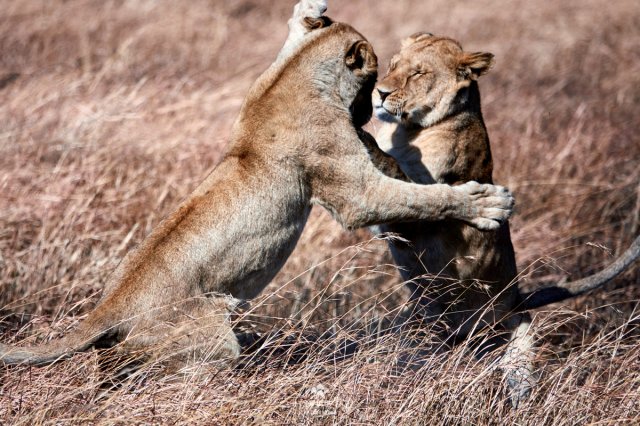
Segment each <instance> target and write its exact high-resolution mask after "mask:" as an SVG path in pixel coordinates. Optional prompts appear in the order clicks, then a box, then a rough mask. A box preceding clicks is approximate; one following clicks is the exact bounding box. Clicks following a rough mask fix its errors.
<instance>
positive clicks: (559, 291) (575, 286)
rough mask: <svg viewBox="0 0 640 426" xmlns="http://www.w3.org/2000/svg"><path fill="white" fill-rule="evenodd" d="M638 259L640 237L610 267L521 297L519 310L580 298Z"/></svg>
mask: <svg viewBox="0 0 640 426" xmlns="http://www.w3.org/2000/svg"><path fill="white" fill-rule="evenodd" d="M638 257H640V236H638V237H636V239H635V240H634V241H633V243H632V244H631V246H630V247H629V248H628V249H627V250H626V251H625V252H624V253H623V254H622V256H620V257H618V258H617V259H616V260H615V261H614V262H613V263H612V264H611V265H609V266H607V267H606V268H605V269H603V270H602V271H600V272H598V273H595V274H593V275H590V276H588V277H585V278H582V279H580V280H578V281H570V282H566V283H560V284H558V285H556V286H551V287H544V288H541V289H537V290H533V291H531V292H529V293H524V294H523V295H522V303H521V305H520V310H523V311H526V310H529V309H535V308H540V307H543V306H546V305H549V304H551V303H556V302H561V301H563V300H566V299H569V298H572V297H576V296H580V295H581V294H585V293H587V292H589V291H591V290H594V289H596V288H598V287H601V286H603V285H604V284H606V283H608V282H609V281H611V280H612V279H614V278H615V277H616V276H618V274H620V273H621V272H622V271H624V270H625V269H627V268H628V267H629V265H631V264H632V263H633V262H635V261H636V260H637V259H638Z"/></svg>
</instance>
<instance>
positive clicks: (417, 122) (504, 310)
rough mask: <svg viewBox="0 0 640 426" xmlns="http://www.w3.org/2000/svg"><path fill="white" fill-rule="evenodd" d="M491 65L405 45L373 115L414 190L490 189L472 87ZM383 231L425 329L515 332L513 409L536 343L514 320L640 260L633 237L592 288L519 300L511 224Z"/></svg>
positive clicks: (508, 359) (639, 245)
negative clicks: (432, 324)
mask: <svg viewBox="0 0 640 426" xmlns="http://www.w3.org/2000/svg"><path fill="white" fill-rule="evenodd" d="M492 62H493V55H491V54H490V53H481V52H477V53H468V52H464V51H463V50H462V48H461V46H460V44H459V43H458V42H456V41H455V40H452V39H448V38H444V37H436V36H433V35H431V34H429V33H418V34H415V35H413V36H411V37H409V38H407V39H406V40H404V41H403V43H402V48H401V50H400V53H398V54H397V55H395V56H394V57H393V59H392V60H391V65H390V68H389V71H388V73H387V75H386V76H385V77H384V78H383V79H382V81H381V82H380V83H379V84H378V85H377V87H376V90H375V91H374V95H373V101H374V107H375V109H376V114H377V116H378V117H379V118H380V119H382V120H384V121H388V122H390V123H388V124H385V125H383V127H382V128H381V129H380V131H379V133H378V135H377V136H378V141H379V143H380V147H381V148H382V149H383V150H385V151H386V152H387V153H389V154H391V156H393V157H394V158H395V159H396V160H398V162H399V163H400V166H401V168H402V169H403V171H404V172H405V173H406V174H407V175H408V176H409V178H410V179H412V180H413V181H414V182H417V183H421V184H434V183H440V184H443V183H446V184H450V185H458V184H461V183H463V182H466V181H469V180H475V181H478V182H481V183H493V180H492V172H493V164H492V159H491V150H490V146H489V137H488V134H487V130H486V128H485V125H484V121H483V118H482V113H481V108H480V93H479V90H478V84H477V81H476V80H477V78H478V77H480V76H481V75H483V74H484V73H486V72H487V71H488V70H489V68H490V67H491V65H492ZM392 176H394V177H397V178H398V177H399V176H397V175H396V174H393V175H392ZM381 230H382V231H385V232H393V233H397V234H400V236H401V237H403V238H404V239H406V240H408V241H409V243H408V244H406V243H403V242H399V241H395V240H394V241H393V242H391V243H390V247H391V250H392V253H393V255H394V258H395V260H396V262H397V263H398V265H399V266H401V273H402V276H403V278H404V279H405V280H407V281H408V282H409V286H410V289H411V291H412V297H413V298H414V299H415V300H416V301H417V307H416V309H417V312H419V313H420V314H421V315H423V316H425V317H426V318H427V319H429V320H433V319H439V320H442V322H443V323H444V324H445V326H446V327H445V328H446V330H445V332H444V335H445V337H446V338H447V339H451V340H452V341H458V340H460V339H462V338H464V337H465V336H467V335H468V334H470V333H472V332H473V331H474V330H476V329H478V328H481V327H483V326H484V325H486V324H496V323H499V322H502V323H503V325H505V326H506V327H507V328H508V329H510V330H514V334H513V339H512V341H511V343H510V345H509V347H508V349H507V355H506V356H505V357H504V358H503V363H504V364H505V365H509V366H510V367H508V368H506V371H507V380H508V381H509V383H510V386H511V388H512V391H513V392H512V401H514V403H516V404H517V401H518V400H519V399H520V398H522V397H524V396H525V395H526V394H527V393H528V390H529V386H530V384H531V383H532V380H533V378H532V375H531V374H530V370H531V368H532V364H531V356H532V351H531V347H532V341H533V339H532V336H531V334H530V331H529V330H530V327H529V322H530V318H529V315H528V314H527V313H524V312H521V313H519V314H516V315H511V316H510V314H513V313H514V312H519V311H523V310H524V309H526V308H529V307H536V306H541V305H543V304H547V303H551V302H555V301H559V300H562V299H564V298H567V297H572V296H575V295H577V294H581V293H584V292H586V291H588V290H591V289H593V288H595V287H598V286H600V285H602V284H603V283H605V282H607V281H608V280H610V279H611V278H613V277H614V276H615V275H617V273H619V272H620V271H621V270H623V269H624V268H625V267H626V266H628V265H629V264H630V263H631V262H633V261H634V260H635V259H636V258H637V257H638V253H639V252H640V238H639V239H636V241H635V242H634V245H633V246H632V247H631V248H630V249H629V250H628V251H627V252H626V253H625V254H624V255H623V256H621V258H620V259H618V261H616V262H615V263H614V264H613V265H611V266H610V267H608V268H607V269H606V270H605V271H603V272H602V273H601V275H600V276H598V277H597V278H598V279H597V280H593V279H591V280H582V281H580V282H576V283H575V284H574V285H571V284H561V285H559V286H558V287H553V289H554V291H553V292H551V291H544V292H543V291H540V292H535V293H533V294H530V295H526V297H523V295H521V294H520V292H519V290H518V286H517V277H516V275H517V269H516V261H515V254H514V250H513V245H512V243H511V238H510V234H509V225H508V223H505V224H503V225H502V226H501V227H500V229H498V230H497V231H495V232H482V231H479V230H477V229H474V228H472V227H470V226H468V225H466V224H463V223H460V222H454V221H447V222H414V223H402V224H394V225H388V226H383V227H381ZM545 290H550V289H545ZM527 371H529V373H528V374H525V373H526V372H527Z"/></svg>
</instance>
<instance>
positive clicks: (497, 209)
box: [456, 181, 515, 231]
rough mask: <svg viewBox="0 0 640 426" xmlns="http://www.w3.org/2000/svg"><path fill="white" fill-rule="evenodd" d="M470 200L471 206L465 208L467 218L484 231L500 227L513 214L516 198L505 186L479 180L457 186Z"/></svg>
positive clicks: (466, 219)
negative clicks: (480, 182)
mask: <svg viewBox="0 0 640 426" xmlns="http://www.w3.org/2000/svg"><path fill="white" fill-rule="evenodd" d="M456 189H458V190H459V191H462V192H463V193H464V195H465V196H466V197H468V200H469V208H468V209H465V214H466V216H467V217H463V218H462V220H465V221H467V222H469V223H470V224H472V225H473V226H475V227H476V228H478V229H480V230H483V231H491V230H495V229H498V228H499V227H500V225H501V224H502V223H503V222H506V221H507V219H509V216H511V213H512V211H513V205H514V203H515V200H514V199H513V195H511V193H510V192H509V191H508V190H507V189H506V188H504V187H502V186H497V185H489V184H479V183H478V182H473V181H471V182H467V183H465V184H464V185H460V186H457V187H456Z"/></svg>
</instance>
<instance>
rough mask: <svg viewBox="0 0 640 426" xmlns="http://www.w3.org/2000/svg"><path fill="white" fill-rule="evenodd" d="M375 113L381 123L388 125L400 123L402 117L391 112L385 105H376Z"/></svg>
mask: <svg viewBox="0 0 640 426" xmlns="http://www.w3.org/2000/svg"><path fill="white" fill-rule="evenodd" d="M374 113H375V115H376V118H377V119H378V120H380V121H384V122H387V123H398V122H399V121H400V117H398V116H397V115H395V114H392V113H391V112H389V110H387V109H386V108H385V107H384V106H383V105H374Z"/></svg>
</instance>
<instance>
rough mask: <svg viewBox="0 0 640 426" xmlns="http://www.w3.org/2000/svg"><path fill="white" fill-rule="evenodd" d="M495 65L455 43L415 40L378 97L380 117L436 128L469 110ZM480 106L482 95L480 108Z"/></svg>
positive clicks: (407, 43)
mask: <svg viewBox="0 0 640 426" xmlns="http://www.w3.org/2000/svg"><path fill="white" fill-rule="evenodd" d="M492 64H493V55H492V54H491V53H483V52H475V53H468V52H464V51H463V50H462V46H460V44H459V43H458V42H457V41H455V40H452V39H450V38H445V37H437V36H434V35H432V34H430V33H418V34H414V35H412V36H411V37H409V38H407V39H405V40H403V42H402V47H401V50H400V52H399V53H398V54H396V55H395V56H394V57H393V58H392V59H391V63H390V65H389V70H388V72H387V75H385V77H384V78H383V79H382V81H381V82H380V83H379V84H378V85H377V87H376V90H375V91H374V93H373V105H374V108H375V112H376V116H377V117H378V118H379V119H381V120H383V121H390V122H400V123H403V124H405V125H411V126H419V127H423V128H426V127H430V126H433V125H434V124H437V123H438V122H440V121H442V120H443V119H445V118H446V117H447V116H449V115H451V114H454V113H456V111H457V110H459V109H461V108H468V107H469V101H470V100H471V101H473V100H474V99H475V96H472V95H473V93H474V92H475V93H477V82H476V80H477V78H478V77H479V76H481V75H483V74H485V73H486V72H487V71H488V70H489V68H490V67H491V65H492ZM479 104H480V103H479V95H478V99H477V106H478V108H479Z"/></svg>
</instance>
